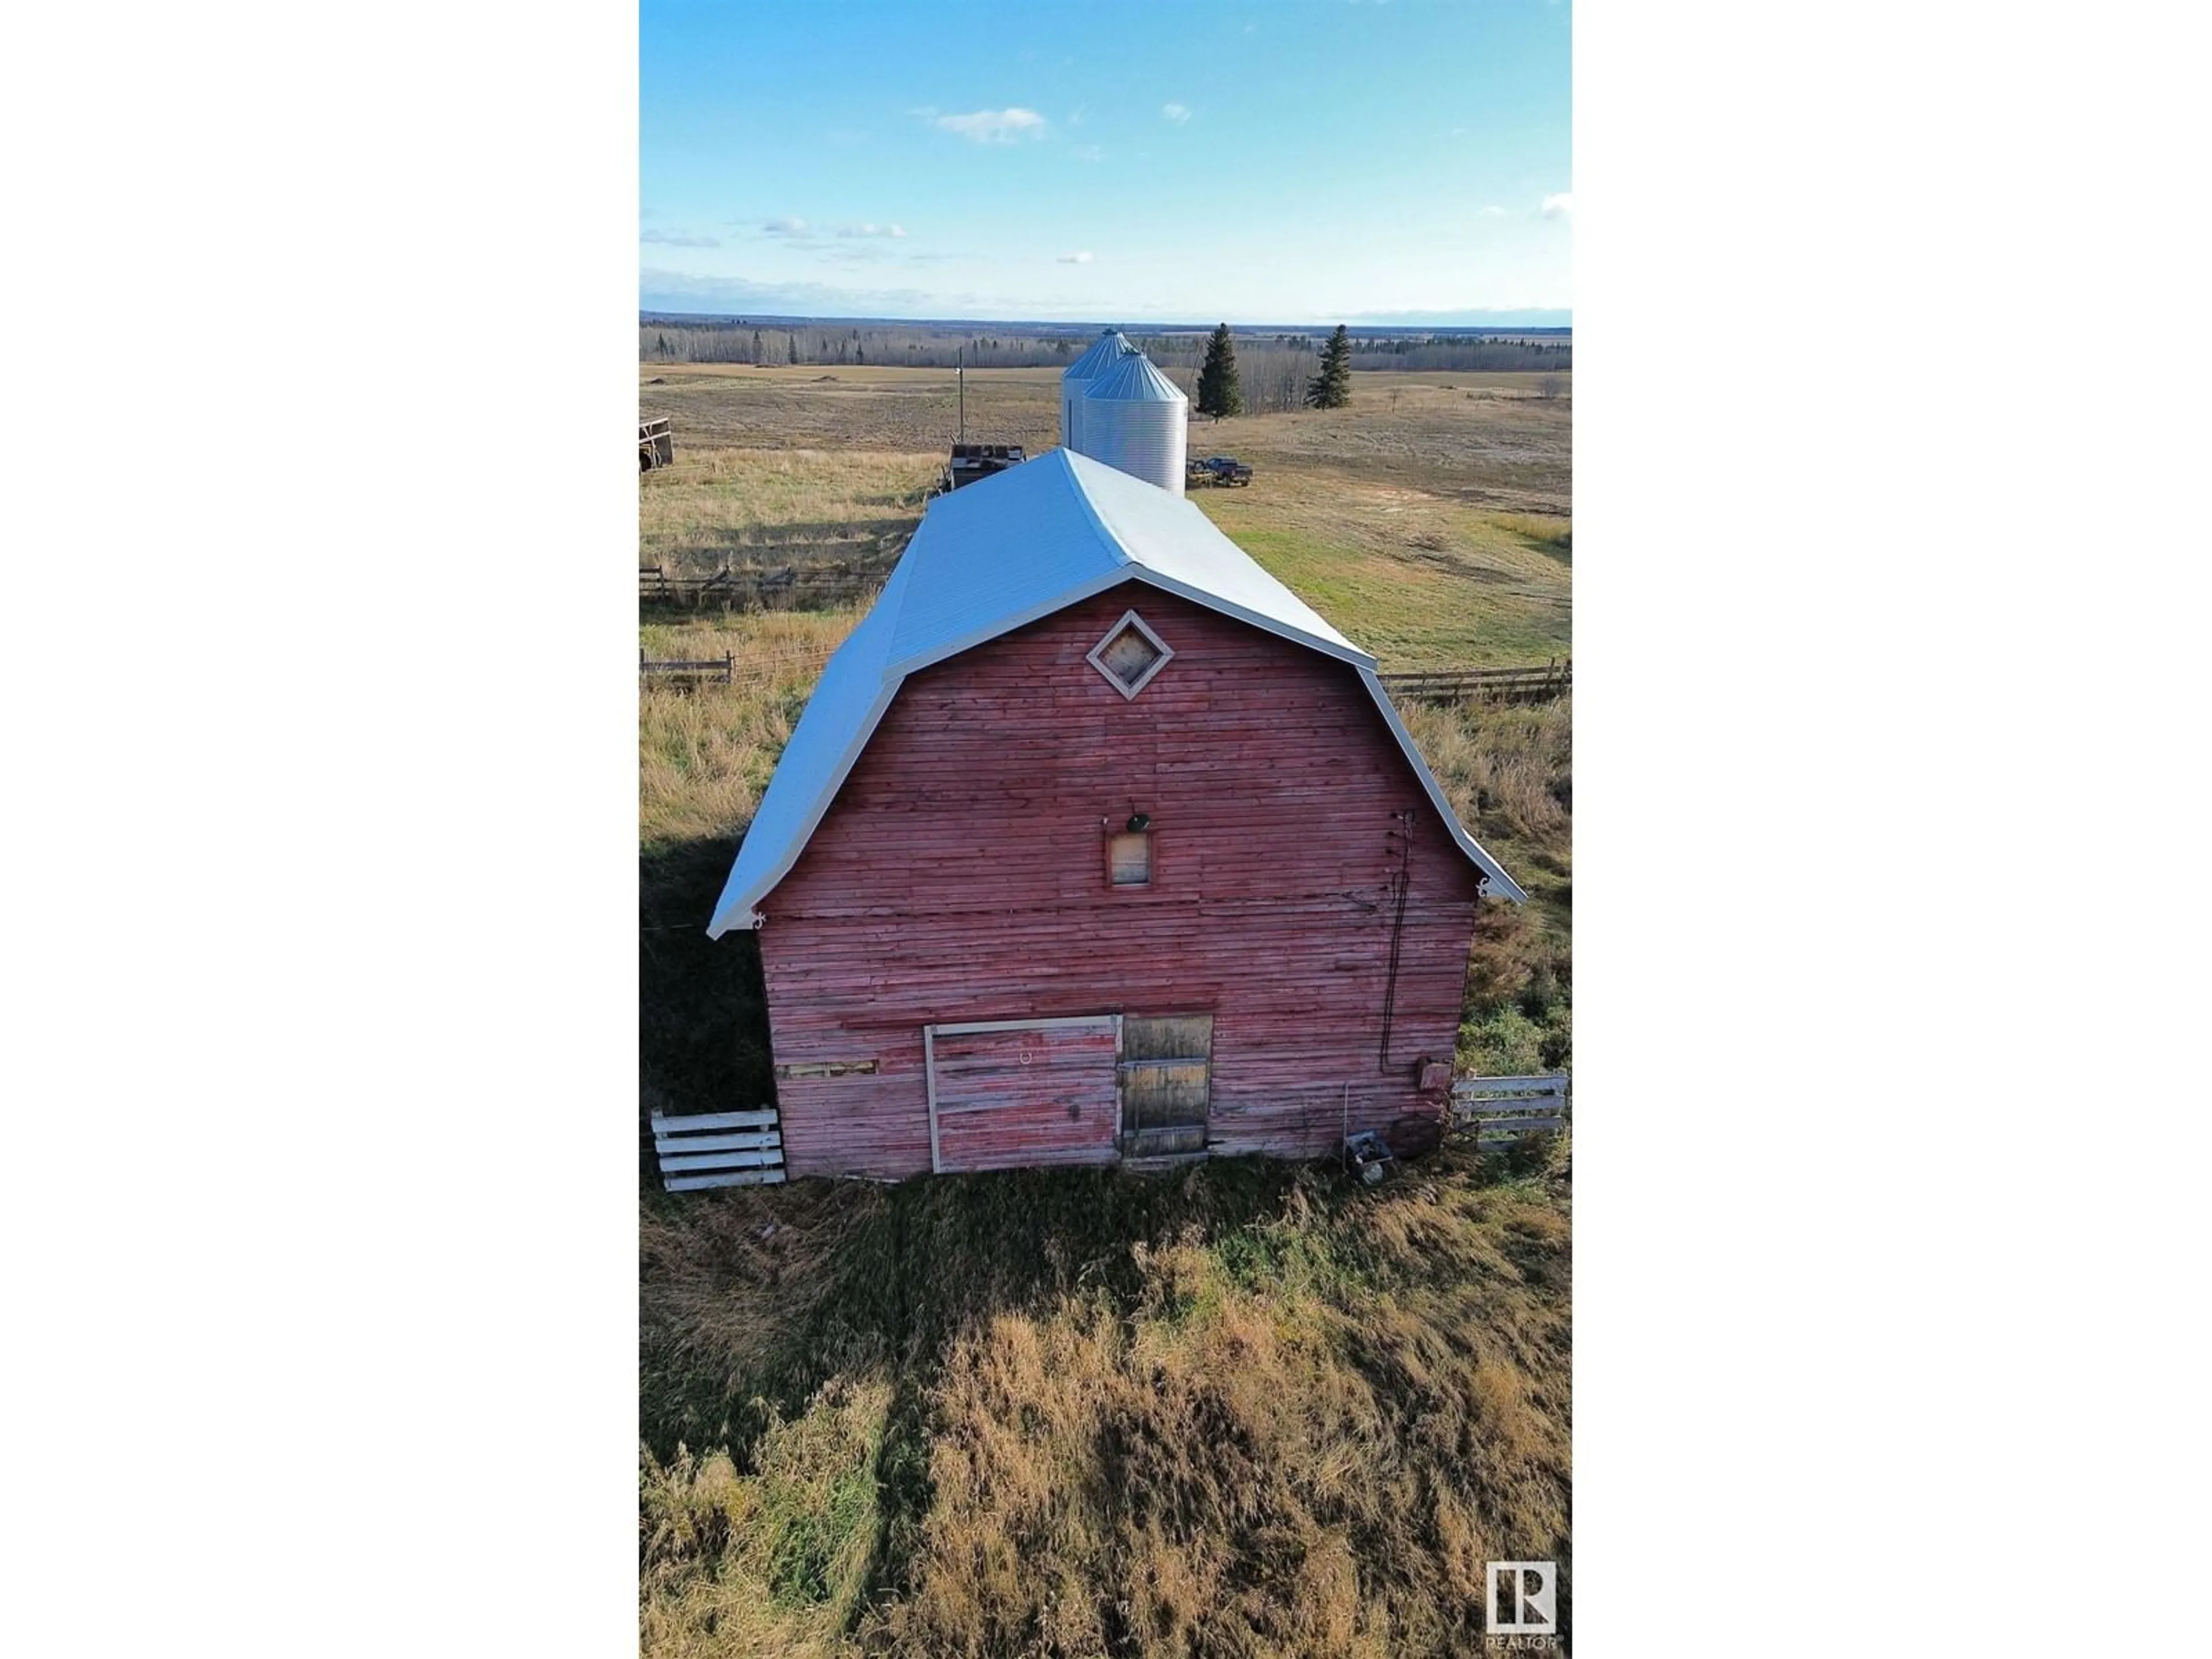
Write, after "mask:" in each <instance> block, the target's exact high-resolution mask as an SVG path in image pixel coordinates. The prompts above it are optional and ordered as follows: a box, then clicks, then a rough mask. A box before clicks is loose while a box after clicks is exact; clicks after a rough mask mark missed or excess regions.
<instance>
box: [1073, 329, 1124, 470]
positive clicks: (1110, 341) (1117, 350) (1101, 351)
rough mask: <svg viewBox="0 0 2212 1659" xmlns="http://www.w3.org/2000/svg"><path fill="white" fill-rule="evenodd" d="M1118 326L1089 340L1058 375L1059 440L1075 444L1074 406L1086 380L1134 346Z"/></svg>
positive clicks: (1122, 356) (1077, 417) (1095, 377)
mask: <svg viewBox="0 0 2212 1659" xmlns="http://www.w3.org/2000/svg"><path fill="white" fill-rule="evenodd" d="M1136 349H1137V348H1136V347H1134V346H1133V345H1131V344H1130V343H1128V341H1127V339H1125V338H1124V337H1122V335H1121V331H1120V330H1118V329H1111V328H1109V329H1107V330H1105V331H1103V332H1102V333H1101V334H1100V335H1099V336H1098V337H1097V339H1095V340H1093V341H1092V342H1091V349H1089V350H1088V351H1086V352H1085V353H1084V354H1083V355H1082V356H1080V357H1078V358H1077V359H1076V360H1075V361H1074V362H1072V363H1070V364H1069V365H1068V366H1067V368H1066V373H1064V374H1061V375H1060V442H1061V443H1063V444H1065V445H1066V446H1067V447H1069V448H1070V449H1073V448H1075V447H1076V445H1075V439H1076V422H1077V421H1078V420H1079V419H1080V418H1081V417H1080V416H1079V414H1078V413H1077V406H1078V405H1079V404H1081V403H1082V401H1083V393H1084V392H1085V389H1086V387H1087V386H1088V384H1089V383H1090V382H1091V381H1092V380H1097V378H1098V377H1099V376H1100V375H1101V374H1104V373H1105V372H1106V371H1107V370H1108V369H1109V368H1113V367H1114V365H1115V364H1116V363H1118V362H1121V359H1122V358H1124V357H1126V356H1129V355H1130V354H1131V353H1132V352H1133V351H1135V350H1136Z"/></svg>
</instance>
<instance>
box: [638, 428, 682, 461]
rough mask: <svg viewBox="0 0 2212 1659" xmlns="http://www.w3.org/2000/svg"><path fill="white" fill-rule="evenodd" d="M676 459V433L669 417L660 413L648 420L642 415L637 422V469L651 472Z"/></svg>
mask: <svg viewBox="0 0 2212 1659" xmlns="http://www.w3.org/2000/svg"><path fill="white" fill-rule="evenodd" d="M674 459H676V435H675V433H674V432H673V431H671V429H670V428H669V425H668V417H667V416H665V415H659V416H654V417H653V418H652V419H651V420H647V419H645V418H643V417H642V416H641V417H640V418H639V421H638V423H637V470H638V471H641V472H650V471H653V468H655V467H657V466H666V465H668V464H669V463H670V462H671V461H672V460H674Z"/></svg>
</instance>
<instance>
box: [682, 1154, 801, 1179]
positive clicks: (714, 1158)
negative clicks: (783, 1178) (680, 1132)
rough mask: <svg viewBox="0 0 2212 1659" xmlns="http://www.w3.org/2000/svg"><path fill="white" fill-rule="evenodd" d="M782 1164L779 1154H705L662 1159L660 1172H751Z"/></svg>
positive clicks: (781, 1156) (781, 1155) (781, 1157)
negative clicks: (695, 1156)
mask: <svg viewBox="0 0 2212 1659" xmlns="http://www.w3.org/2000/svg"><path fill="white" fill-rule="evenodd" d="M782 1163H783V1154H782V1153H781V1152H707V1153H703V1154H702V1155H701V1156H700V1157H697V1158H676V1157H668V1158H662V1159H661V1160H660V1172H661V1174H663V1175H672V1174H673V1173H675V1172H676V1171H677V1170H752V1169H758V1168H760V1167H762V1166H763V1165H768V1164H773V1165H775V1166H777V1167H781V1165H782Z"/></svg>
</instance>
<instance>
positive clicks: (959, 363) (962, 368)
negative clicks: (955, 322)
mask: <svg viewBox="0 0 2212 1659" xmlns="http://www.w3.org/2000/svg"><path fill="white" fill-rule="evenodd" d="M952 378H953V379H954V380H957V381H958V382H959V384H960V441H961V442H962V443H963V444H964V443H966V442H967V441H968V348H967V347H966V346H962V347H960V348H959V349H957V350H956V351H955V352H954V353H953V354H952Z"/></svg>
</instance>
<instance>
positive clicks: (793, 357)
mask: <svg viewBox="0 0 2212 1659" xmlns="http://www.w3.org/2000/svg"><path fill="white" fill-rule="evenodd" d="M783 350H784V359H785V361H786V362H793V363H795V362H798V361H799V337H798V336H797V335H796V334H787V335H785V336H784V337H783Z"/></svg>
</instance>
